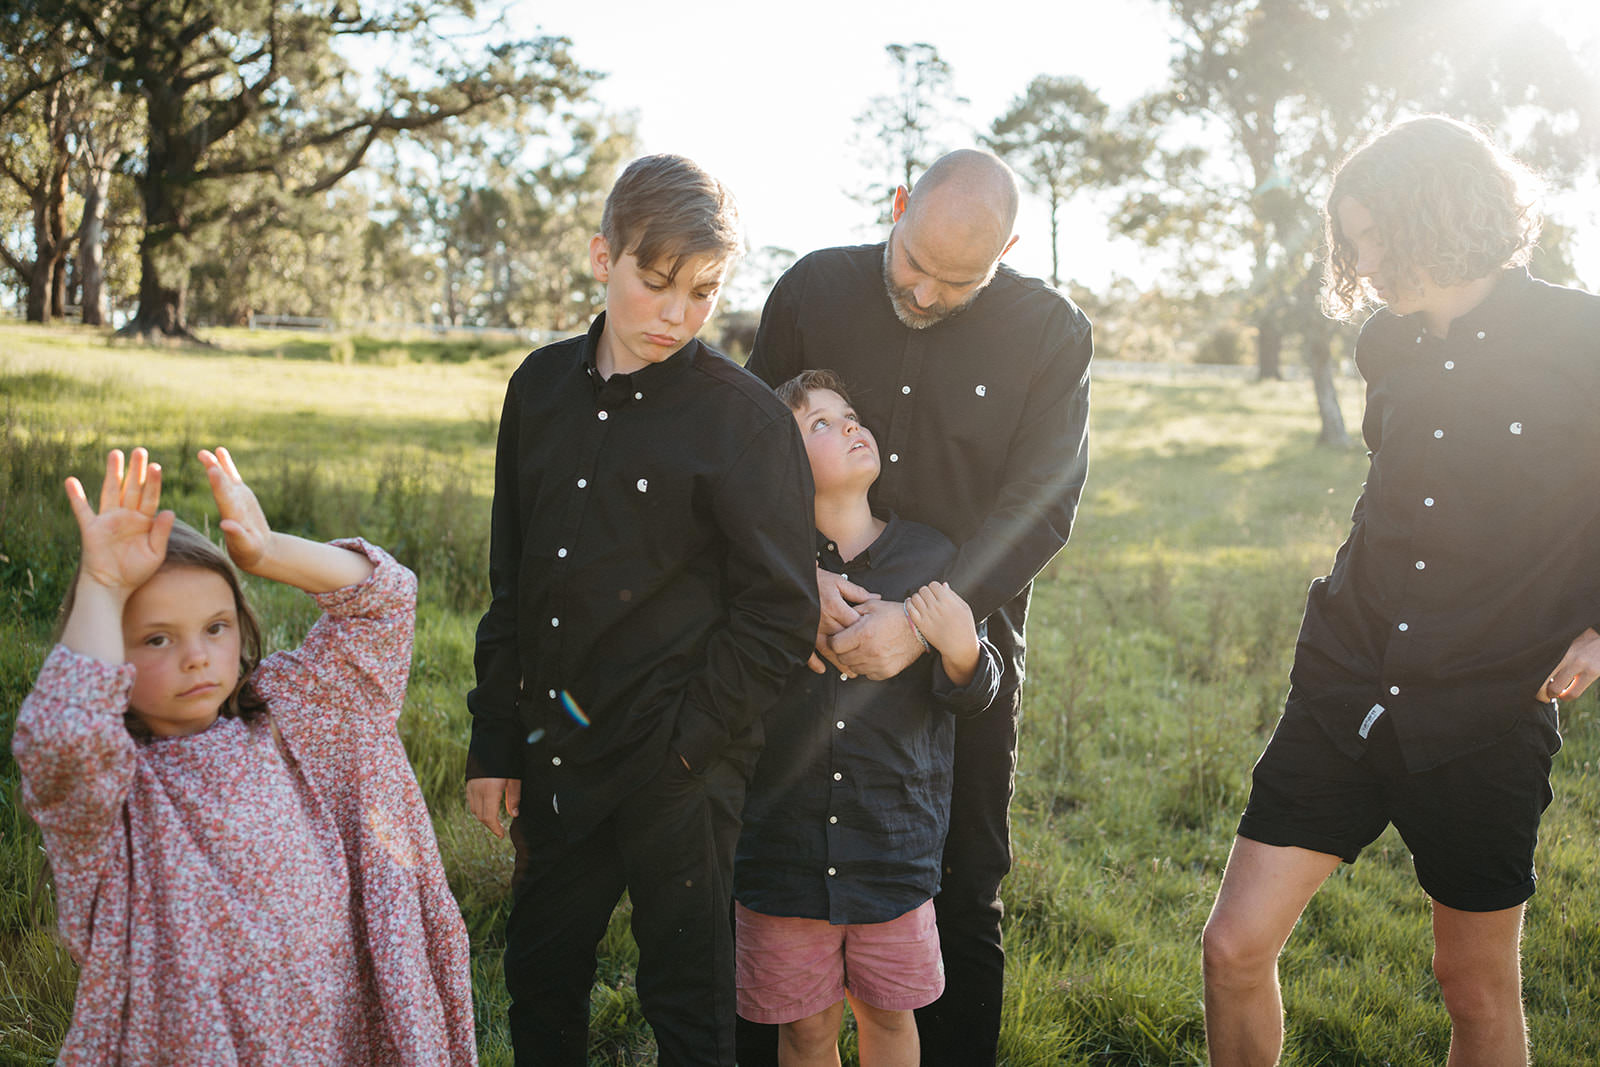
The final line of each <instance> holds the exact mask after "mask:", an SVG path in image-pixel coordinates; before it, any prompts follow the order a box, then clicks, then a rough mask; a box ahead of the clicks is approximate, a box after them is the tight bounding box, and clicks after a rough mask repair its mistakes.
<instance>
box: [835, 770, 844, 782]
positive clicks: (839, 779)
mask: <svg viewBox="0 0 1600 1067" xmlns="http://www.w3.org/2000/svg"><path fill="white" fill-rule="evenodd" d="M833 780H834V781H836V782H842V781H844V775H842V774H840V773H839V772H838V771H834V772H833Z"/></svg>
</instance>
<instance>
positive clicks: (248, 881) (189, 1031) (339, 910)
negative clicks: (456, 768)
mask: <svg viewBox="0 0 1600 1067" xmlns="http://www.w3.org/2000/svg"><path fill="white" fill-rule="evenodd" d="M338 543H340V544H342V545H344V546H345V547H348V548H353V549H356V550H358V551H361V552H363V553H365V554H366V555H367V557H368V558H369V559H371V560H372V562H373V563H374V564H375V565H376V570H375V571H374V573H373V574H372V576H371V577H370V578H368V579H367V580H366V581H364V582H361V583H360V584H358V585H354V586H350V587H348V588H345V589H339V590H335V591H333V592H331V593H326V594H322V595H320V596H318V597H317V598H316V599H317V602H318V605H319V606H320V607H321V608H322V610H323V612H324V614H323V616H322V618H321V619H320V620H319V621H318V622H317V624H316V625H315V626H314V627H313V628H312V630H311V632H310V633H309V634H308V635H307V637H306V641H305V644H304V645H302V646H301V647H300V648H299V649H297V650H295V651H293V652H283V653H278V654H275V655H272V656H269V657H268V658H267V659H265V660H263V661H262V663H261V665H260V667H259V668H258V669H257V672H256V675H255V679H254V681H255V687H256V690H257V692H259V693H260V694H261V696H262V697H263V698H265V700H266V702H267V709H268V710H267V713H266V714H264V715H261V716H258V717H256V719H255V720H254V721H251V722H244V721H241V720H239V719H233V718H219V719H218V720H217V721H216V723H215V724H214V725H212V726H211V727H210V728H208V729H206V730H204V731H202V732H201V733H198V734H194V735H190V736H187V737H172V738H158V739H152V740H145V741H136V740H135V739H134V738H133V737H132V736H131V735H130V734H129V733H128V730H127V728H126V727H125V726H124V725H123V713H124V712H125V711H126V709H127V706H128V698H129V694H130V692H131V690H132V686H133V679H134V668H133V667H132V666H131V665H128V664H121V665H112V664H107V663H103V662H101V661H99V660H95V659H91V658H89V657H86V656H81V655H78V654H76V653H74V652H72V651H70V650H68V649H66V648H65V647H62V646H57V647H56V648H55V649H53V650H52V651H51V653H50V655H49V657H48V658H47V659H46V660H45V663H44V666H43V668H42V669H41V670H40V672H39V678H38V681H37V682H36V684H35V686H34V689H33V691H32V693H30V694H29V696H28V698H27V699H26V700H25V701H24V702H23V706H22V710H21V712H20V713H19V715H18V720H17V728H16V734H15V737H14V739H13V742H12V747H13V750H14V752H15V754H16V758H17V764H18V766H19V767H20V768H21V771H22V787H23V790H22V795H23V803H24V805H25V807H26V808H27V810H28V812H29V814H30V815H32V816H33V818H34V820H35V821H36V822H37V823H38V824H39V827H40V829H41V830H42V831H43V834H44V839H45V848H46V851H47V853H48V854H49V857H50V862H51V866H52V869H53V872H54V877H55V885H56V896H57V911H58V915H59V921H60V928H61V934H62V937H63V938H64V940H65V941H66V944H67V947H68V948H69V949H70V950H71V952H72V955H73V958H74V959H76V960H77V961H78V964H79V966H80V968H81V971H80V975H79V980H78V990H77V1001H76V1004H75V1006H74V1011H73V1019H72V1028H71V1031H70V1032H69V1033H68V1035H67V1039H66V1043H65V1044H64V1045H63V1047H62V1049H61V1062H62V1063H66V1064H78V1063H83V1064H116V1063H128V1064H165V1063H173V1064H178V1063H182V1064H207V1065H212V1064H316V1065H324V1064H330V1065H331V1064H351V1065H354V1064H372V1063H382V1064H470V1063H473V1062H475V1061H476V1051H475V1046H474V1040H473V1019H472V1001H471V985H470V976H469V960H468V945H467V934H466V927H465V925H464V924H463V922H462V920H461V913H460V910H459V908H458V907H457V905H456V902H455V899H454V897H452V896H451V893H450V889H449V886H448V885H447V884H446V882H445V877H444V869H443V866H442V865H441V863H440V861H439V850H438V845H437V843H436V841H435V839H434V835H433V829H432V825H431V824H430V822H429V819H428V812H427V809H426V807H425V806H424V804H423V800H422V794H421V791H420V790H419V789H418V787H417V783H416V778H415V776H414V775H413V773H412V770H411V764H410V762H409V760H408V759H407V757H406V753H405V749H404V747H403V746H402V745H401V743H400V737H399V734H398V733H397V732H396V728H395V727H396V721H397V719H398V717H399V714H400V708H401V704H402V703H403V701H404V699H405V691H406V680H407V677H408V675H409V673H410V664H411V640H412V630H413V627H414V623H415V611H416V578H415V576H414V575H413V574H412V573H411V572H410V571H408V570H407V569H406V568H404V567H402V566H401V565H400V564H398V563H396V562H395V561H394V560H393V559H392V558H391V557H390V556H389V555H388V554H387V553H385V552H384V551H383V550H382V549H379V548H376V547H373V546H371V545H367V544H366V543H365V542H361V541H348V542H338ZM274 728H276V729H274Z"/></svg>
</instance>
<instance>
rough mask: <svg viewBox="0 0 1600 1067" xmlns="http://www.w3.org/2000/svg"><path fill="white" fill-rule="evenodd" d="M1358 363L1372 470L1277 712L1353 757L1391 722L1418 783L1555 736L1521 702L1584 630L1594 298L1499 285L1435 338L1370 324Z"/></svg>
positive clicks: (1599, 532) (1597, 319) (1599, 582)
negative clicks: (1511, 742) (1492, 748)
mask: <svg viewBox="0 0 1600 1067" xmlns="http://www.w3.org/2000/svg"><path fill="white" fill-rule="evenodd" d="M1356 363H1357V365H1358V366H1359V368H1360V370H1361V374H1362V376H1363V377H1364V378H1365V379H1366V381H1367V409H1366V414H1365V416H1364V418H1363V420H1362V435H1363V436H1364V437H1365V438H1366V442H1367V447H1368V448H1369V449H1370V450H1371V457H1372V459H1371V467H1370V469H1369V471H1368V474H1367V481H1366V486H1365V488H1364V489H1363V491H1362V494H1361V497H1360V499H1359V500H1358V501H1357V502H1356V507H1355V513H1354V515H1353V516H1352V518H1353V524H1354V525H1353V527H1352V529H1351V531H1350V536H1349V539H1348V540H1346V542H1345V543H1344V545H1343V546H1342V547H1341V548H1340V549H1339V552H1338V555H1337V556H1336V557H1335V559H1334V564H1333V570H1332V572H1331V573H1330V574H1329V575H1328V576H1327V577H1326V578H1319V579H1317V580H1316V581H1315V582H1313V583H1312V586H1311V592H1310V596H1309V598H1308V600H1307V603H1306V614H1305V619H1304V621H1303V623H1302V624H1301V630H1300V639H1299V643H1298V645H1297V648H1296V650H1295V663H1294V671H1293V674H1292V680H1293V683H1294V688H1293V691H1292V693H1291V696H1290V702H1289V706H1288V707H1287V708H1286V712H1285V713H1286V714H1311V715H1314V716H1315V717H1316V718H1317V720H1318V721H1319V722H1320V723H1321V725H1322V727H1323V728H1324V729H1325V730H1326V731H1327V732H1328V734H1329V736H1330V737H1331V738H1332V739H1333V740H1334V742H1335V743H1337V744H1339V745H1340V747H1341V748H1342V749H1344V750H1345V751H1346V753H1347V754H1349V755H1351V756H1352V757H1358V756H1359V755H1360V753H1361V752H1362V751H1363V749H1364V737H1365V736H1367V735H1368V734H1370V731H1371V727H1372V725H1373V724H1374V723H1375V722H1376V720H1377V717H1381V716H1383V715H1389V716H1391V717H1392V721H1393V725H1394V732H1395V737H1396V738H1397V739H1398V741H1399V743H1400V748H1401V751H1402V752H1403V753H1404V755H1405V760H1406V765H1407V767H1408V768H1410V769H1411V770H1412V771H1421V770H1426V769H1428V768H1430V767H1434V766H1437V765H1439V764H1441V763H1443V762H1445V761H1446V760H1449V759H1452V758H1454V757H1456V756H1460V755H1465V754H1466V753H1468V752H1471V751H1473V750H1474V749H1478V748H1482V747H1484V746H1486V745H1489V744H1492V743H1494V742H1495V741H1496V740H1497V739H1499V738H1501V737H1503V736H1505V735H1506V734H1508V733H1509V732H1510V731H1512V730H1513V729H1515V728H1516V725H1517V723H1518V722H1519V721H1520V720H1522V719H1523V718H1525V717H1527V716H1531V715H1543V716H1547V717H1548V718H1549V720H1550V721H1551V723H1552V724H1553V723H1554V718H1555V709H1554V707H1553V706H1552V705H1544V704H1540V703H1539V701H1538V700H1537V699H1536V694H1537V693H1538V691H1539V687H1540V686H1541V685H1542V684H1543V683H1544V681H1545V679H1546V678H1548V677H1549V675H1550V672H1551V671H1552V670H1554V669H1555V667H1556V664H1557V663H1558V662H1560V660H1561V657H1562V655H1563V654H1564V653H1565V652H1566V650H1567V646H1568V645H1569V644H1571V642H1572V639H1573V638H1575V637H1577V636H1578V635H1579V634H1580V633H1582V632H1583V630H1584V629H1585V628H1587V627H1595V626H1600V491H1597V489H1596V484H1595V478H1596V475H1597V474H1600V420H1597V419H1596V418H1595V410H1594V408H1595V402H1596V399H1597V398H1600V297H1596V296H1594V295H1592V294H1589V293H1584V292H1581V291H1579V290H1575V289H1564V288H1561V287H1558V286H1554V285H1548V284H1546V283H1544V282H1540V281H1536V280H1534V279H1533V278H1531V277H1529V276H1528V273H1527V272H1526V271H1525V270H1520V269H1518V270H1511V271H1506V272H1503V273H1502V274H1501V276H1500V279H1499V281H1498V283H1497V284H1496V285H1495V287H1494V289H1493V290H1491V291H1490V293H1489V296H1488V297H1487V298H1486V299H1485V300H1484V301H1483V302H1482V303H1481V304H1479V305H1478V306H1477V307H1476V308H1474V309H1473V310H1471V311H1469V312H1467V313H1466V314H1465V315H1462V316H1461V317H1460V318H1458V319H1456V320H1455V321H1454V322H1452V323H1451V324H1450V330H1449V335H1448V337H1445V338H1439V337H1436V336H1433V335H1430V334H1429V333H1428V332H1427V330H1426V329H1425V328H1424V326H1423V324H1422V321H1421V316H1420V315H1408V316H1397V315H1394V314H1392V313H1391V312H1389V311H1387V310H1380V311H1378V312H1377V313H1376V314H1374V315H1373V316H1372V318H1370V319H1369V320H1368V321H1367V324H1366V325H1365V326H1364V327H1363V328H1362V331H1361V338H1360V341H1359V342H1358V344H1357V347H1356ZM1380 708H1381V709H1382V710H1381V711H1379V710H1378V709H1380ZM1364 727H1365V729H1363V728H1364Z"/></svg>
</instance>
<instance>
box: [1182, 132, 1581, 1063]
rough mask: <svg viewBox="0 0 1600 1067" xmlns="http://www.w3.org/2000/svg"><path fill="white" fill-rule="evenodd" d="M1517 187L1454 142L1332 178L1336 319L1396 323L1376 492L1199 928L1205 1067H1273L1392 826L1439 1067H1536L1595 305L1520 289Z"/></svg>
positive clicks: (1378, 439)
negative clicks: (1336, 891)
mask: <svg viewBox="0 0 1600 1067" xmlns="http://www.w3.org/2000/svg"><path fill="white" fill-rule="evenodd" d="M1526 178H1527V174H1526V172H1525V171H1524V170H1523V168H1522V167H1521V166H1520V165H1519V164H1517V163H1516V162H1515V161H1514V160H1512V159H1510V158H1509V157H1507V156H1505V155H1504V154H1502V153H1501V152H1499V151H1498V150H1497V149H1496V148H1495V147H1494V145H1493V144H1491V143H1490V142H1489V140H1488V139H1487V138H1486V137H1484V136H1483V135H1482V134H1481V133H1479V132H1478V131H1477V130H1475V129H1473V128H1471V127H1469V126H1466V125H1463V124H1462V123H1459V122H1455V121H1453V120H1450V119H1446V118H1441V117H1427V118H1420V119H1415V120H1412V121H1409V122H1403V123H1400V124H1398V125H1396V126H1394V127H1392V128H1390V129H1389V130H1387V131H1386V132H1384V133H1383V134H1382V135H1380V136H1378V137H1377V138H1375V139H1374V140H1372V141H1371V142H1369V143H1368V144H1367V145H1366V146H1365V147H1363V148H1362V149H1360V150H1359V151H1357V152H1356V153H1355V154H1354V155H1353V156H1351V157H1350V159H1349V160H1347V161H1346V162H1345V163H1344V165H1343V166H1342V167H1341V168H1340V169H1339V172H1338V174H1337V175H1336V176H1335V178H1334V181H1333V188H1332V191H1331V192H1330V193H1329V195H1328V201H1327V207H1326V223H1327V244H1328V248H1329V256H1328V265H1327V273H1326V275H1325V280H1324V285H1325V291H1324V298H1325V303H1326V305H1327V307H1328V308H1329V310H1330V313H1332V314H1334V315H1335V316H1336V317H1340V318H1349V317H1351V316H1352V315H1353V314H1354V313H1356V312H1358V311H1359V310H1361V309H1362V308H1363V307H1364V306H1366V304H1367V302H1368V300H1369V298H1370V297H1373V296H1375V297H1376V298H1377V300H1378V301H1379V302H1381V303H1382V304H1383V305H1385V306H1384V307H1382V308H1380V309H1379V310H1378V311H1377V312H1375V313H1374V314H1373V315H1372V317H1371V318H1370V319H1368V320H1367V322H1366V325H1365V326H1363V327H1362V330H1361V337H1360V340H1359V342H1358V343H1357V346H1356V363H1357V365H1358V366H1359V367H1360V370H1361V374H1362V376H1363V377H1364V378H1365V379H1366V382H1367V409H1366V415H1365V417H1364V419H1363V422H1362V433H1363V435H1364V437H1365V438H1366V442H1367V447H1368V448H1369V449H1370V450H1371V451H1370V453H1369V454H1370V455H1371V457H1372V459H1371V467H1370V470H1369V472H1368V475H1367V481H1366V485H1365V488H1364V490H1363V492H1362V494H1361V497H1360V499H1359V500H1357V502H1356V506H1355V513H1354V515H1353V526H1352V528H1351V531H1350V536H1349V538H1348V539H1347V540H1346V541H1345V543H1344V545H1343V546H1342V547H1341V548H1340V549H1339V552H1338V555H1337V556H1336V557H1335V558H1334V562H1333V570H1332V573H1330V574H1329V575H1328V577H1326V578H1319V579H1318V580H1317V581H1316V582H1313V583H1312V586H1311V592H1310V595H1309V597H1308V599H1307V602H1306V611H1305V619H1304V621H1303V623H1302V624H1301V629H1300V637H1299V641H1298V643H1297V645H1296V648H1295V658H1294V668H1293V671H1292V672H1291V674H1290V690H1289V695H1288V697H1287V700H1286V702H1285V706H1284V711H1283V717H1282V719H1281V720H1280V721H1279V723H1278V727H1277V729H1276V731H1275V732H1274V733H1273V735H1272V740H1271V741H1270V742H1269V743H1268V745H1267V748H1266V751H1265V752H1264V753H1262V756H1261V759H1260V761H1259V762H1258V763H1257V764H1256V767H1255V772H1254V777H1253V785H1252V788H1251V793H1250V800H1249V803H1248V805H1247V807H1246V809H1245V813H1244V817H1243V818H1242V819H1241V820H1240V823H1239V832H1238V837H1237V838H1235V840H1234V845H1233V852H1232V854H1231V855H1230V856H1229V859H1228V866H1227V870H1226V872H1225V873H1224V875H1223V879H1222V886H1221V889H1220V890H1219V891H1218V893H1217V901H1216V904H1215V906H1214V908H1213V909H1212V912H1211V918H1210V920H1209V921H1208V922H1207V923H1206V929H1205V936H1204V957H1205V990H1206V1038H1207V1042H1208V1044H1209V1047H1210V1052H1211V1059H1212V1062H1213V1063H1217V1064H1271V1063H1274V1062H1276V1060H1277V1057H1278V1054H1279V1051H1280V1050H1281V1048H1282V1045H1283V1006H1282V1000H1281V997H1280V995H1279V990H1278V979H1277V958H1278V954H1279V953H1280V952H1281V951H1282V948H1283V945H1284V943H1285V941H1286V940H1287V939H1288V937H1289V934H1290V932H1291V931H1292V930H1293V928H1294V925H1295V922H1296V920H1297V919H1298V918H1299V916H1300V913H1301V911H1302V910H1303V909H1304V908H1305V905H1306V903H1307V902H1308V901H1309V900H1310V898H1311V896H1312V895H1313V894H1314V893H1315V892H1316V891H1317V889H1318V888H1319V887H1320V886H1321V885H1322V882H1323V881H1324V880H1325V879H1326V878H1327V877H1328V875H1329V874H1331V873H1332V872H1333V870H1334V868H1336V867H1337V866H1338V865H1339V862H1340V861H1341V860H1343V861H1345V862H1354V860H1355V858H1356V856H1357V854H1358V853H1359V852H1360V851H1361V849H1362V848H1363V847H1365V846H1366V845H1368V844H1370V843H1371V842H1372V841H1373V840H1374V839H1375V838H1376V837H1377V836H1378V835H1379V834H1380V833H1381V832H1382V831H1383V829H1384V827H1385V826H1386V825H1388V824H1389V823H1390V822H1393V823H1394V824H1395V827H1396V828H1397V829H1398V830H1399V831H1400V835H1401V837H1402V838H1404V840H1405V842H1406V845H1407V847H1408V848H1410V850H1411V853H1412V861H1413V864H1414V866H1415V868H1416V874H1417V880H1418V881H1419V882H1420V883H1421V885H1422V888H1423V890H1424V891H1426V892H1427V894H1428V896H1429V897H1431V898H1432V901H1433V937H1434V957H1433V970H1434V974H1435V976H1436V977H1437V978H1438V981H1439V989H1440V992H1441V993H1442V994H1443V997H1444V1004H1445V1008H1446V1010H1447V1011H1448V1012H1449V1014H1450V1022H1451V1038H1450V1054H1449V1062H1450V1064H1451V1065H1452V1067H1464V1065H1467V1064H1493V1065H1495V1067H1505V1065H1512V1064H1526V1063H1527V1062H1528V1058H1527V1057H1528V1050H1527V1031H1526V1027H1525V1024H1524V1021H1523V1014H1522V998H1521V992H1522V986H1521V981H1522V978H1521V965H1520V959H1519V951H1518V944H1519V940H1520V936H1521V931H1522V911H1523V905H1524V903H1525V902H1526V901H1527V899H1528V898H1529V897H1530V896H1532V895H1533V890H1534V866H1533V854H1534V846H1535V844H1536V841H1537V838H1538V828H1539V820H1540V816H1541V815H1542V814H1543V812H1544V809H1545V807H1546V806H1547V805H1548V804H1549V803H1550V799H1551V793H1550V781H1549V775H1550V766H1551V757H1552V756H1553V755H1554V754H1555V752H1556V750H1557V749H1558V748H1559V747H1560V744H1561V739H1560V736H1559V734H1558V733H1557V730H1556V727H1557V716H1556V712H1557V708H1556V700H1557V699H1558V698H1560V699H1567V698H1575V697H1577V696H1578V695H1579V694H1580V693H1582V692H1583V691H1584V689H1586V688H1587V687H1588V686H1589V684H1590V683H1591V682H1593V681H1594V678H1595V675H1596V672H1597V671H1600V636H1597V635H1596V633H1595V629H1594V626H1595V623H1596V621H1597V620H1600V567H1597V566H1596V563H1597V562H1600V559H1597V553H1600V493H1596V492H1595V490H1594V472H1595V471H1596V470H1600V423H1597V422H1596V420H1595V418H1594V415H1593V410H1592V407H1593V403H1594V398H1595V397H1596V396H1600V351H1597V348H1600V298H1596V297H1595V296H1593V295H1591V294H1588V293H1583V292H1579V291H1577V290H1573V289H1563V288H1558V287H1556V286H1553V285H1547V284H1545V283H1543V282H1540V281H1535V280H1534V279H1533V278H1532V277H1530V276H1529V274H1528V272H1527V269H1526V268H1525V267H1524V266H1523V264H1525V263H1526V262H1527V261H1528V256H1529V253H1530V252H1531V251H1532V248H1533V245H1534V241H1535V239H1536V237H1537V235H1538V231H1539V216H1538V214H1537V212H1536V211H1535V209H1534V206H1533V201H1532V198H1531V196H1529V195H1528V193H1527V190H1526V181H1525V179H1526Z"/></svg>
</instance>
